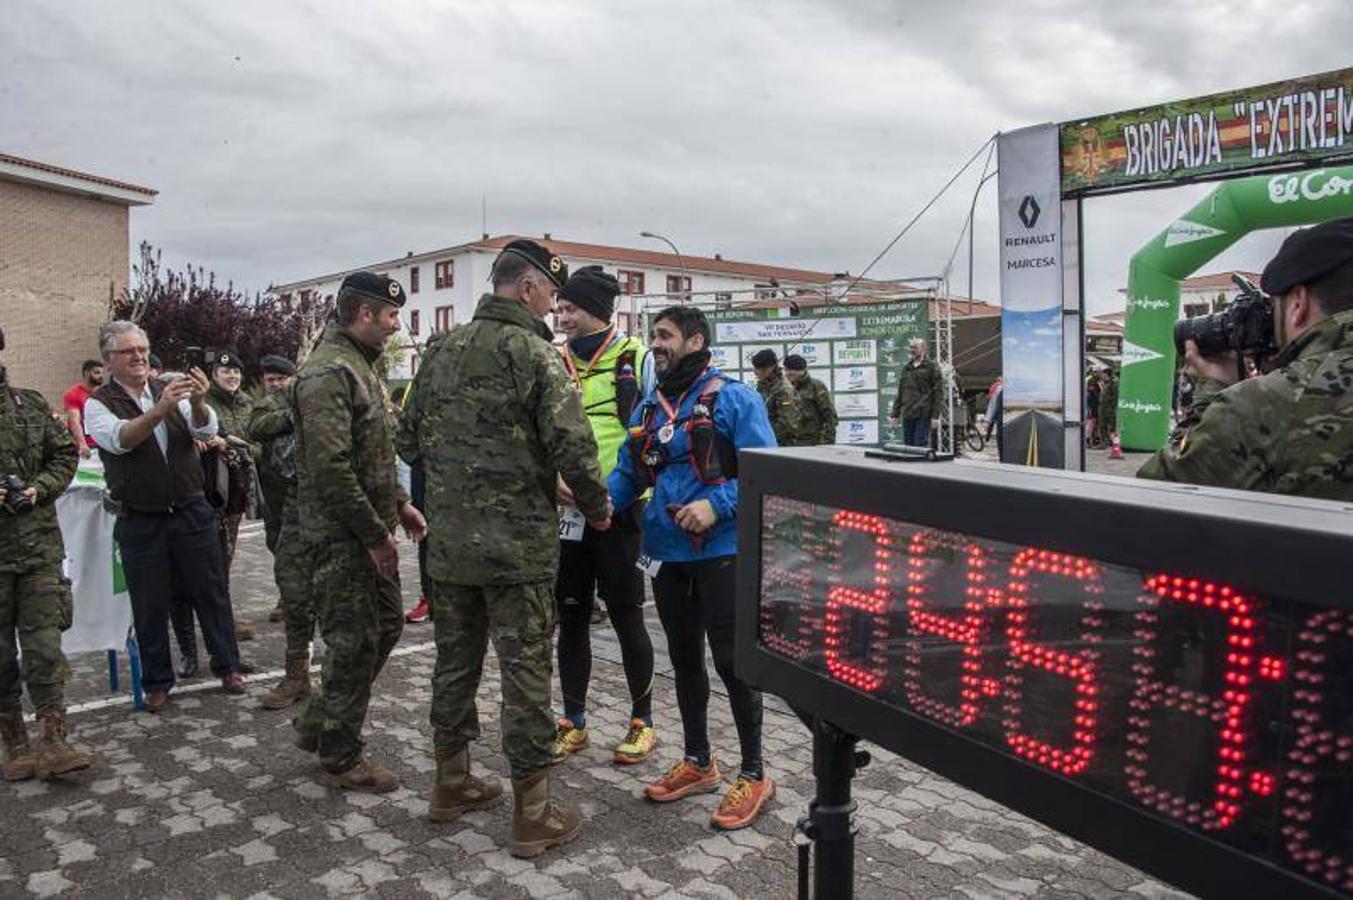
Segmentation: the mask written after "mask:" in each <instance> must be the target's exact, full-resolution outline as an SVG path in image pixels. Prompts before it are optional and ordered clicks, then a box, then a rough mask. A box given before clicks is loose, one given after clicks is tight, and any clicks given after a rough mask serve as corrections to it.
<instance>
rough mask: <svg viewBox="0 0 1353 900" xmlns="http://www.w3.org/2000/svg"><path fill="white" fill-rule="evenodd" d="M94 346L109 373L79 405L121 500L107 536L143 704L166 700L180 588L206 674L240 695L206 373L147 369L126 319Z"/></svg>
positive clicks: (106, 329) (141, 337) (141, 342)
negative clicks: (124, 595) (128, 607)
mask: <svg viewBox="0 0 1353 900" xmlns="http://www.w3.org/2000/svg"><path fill="white" fill-rule="evenodd" d="M99 338H100V340H99V347H100V350H101V351H102V353H103V359H104V362H105V363H107V365H108V371H109V374H110V375H111V376H112V377H111V378H109V379H108V382H107V383H106V384H104V386H103V387H101V388H99V389H98V390H97V391H95V392H94V395H93V396H92V397H90V398H89V402H88V403H86V404H85V422H86V424H87V425H88V428H89V435H90V437H92V438H93V439H94V443H96V444H98V446H99V451H100V459H102V460H103V465H104V471H105V473H106V477H107V480H108V491H109V493H110V494H111V495H112V498H113V500H114V501H115V502H116V503H117V504H118V505H119V508H120V509H119V512H118V517H117V525H116V526H115V528H114V530H113V536H114V537H115V538H116V539H117V542H118V545H119V546H120V547H121V548H122V567H123V570H124V571H125V572H126V575H127V589H128V593H129V594H130V595H131V601H132V619H133V621H134V622H135V625H136V643H137V646H138V648H139V649H140V652H141V663H142V666H143V671H144V673H145V674H144V678H143V679H142V680H143V683H144V685H145V689H146V709H147V710H148V711H149V712H152V713H158V712H159V711H160V710H162V709H163V708H164V705H165V704H166V703H167V702H168V700H169V691H170V689H171V688H172V687H173V686H174V669H173V667H172V666H171V665H170V661H169V606H170V600H171V597H172V595H173V594H174V593H175V592H176V591H182V592H183V593H184V594H185V595H186V596H187V598H188V602H189V603H191V604H192V606H193V611H194V612H196V613H197V618H198V621H200V622H201V623H202V635H203V637H204V638H205V639H206V642H207V650H208V652H210V653H211V664H212V673H213V674H214V675H216V676H217V677H219V678H220V679H221V686H222V688H223V689H224V690H225V692H226V693H227V694H243V693H244V692H245V687H244V679H243V677H242V676H241V675H240V673H239V649H238V647H237V646H236V644H235V625H234V622H232V621H231V617H230V600H229V595H228V594H227V592H226V586H225V578H224V575H223V572H224V566H223V565H222V560H221V545H220V539H219V537H218V534H217V527H216V511H215V510H214V509H212V508H211V506H210V505H209V504H208V503H207V501H206V498H205V490H204V486H203V475H202V462H201V458H200V452H199V450H198V447H197V442H198V441H206V440H209V439H210V438H212V437H214V436H215V435H216V432H217V422H216V413H215V412H213V411H212V409H211V407H209V406H208V405H207V402H206V395H207V385H208V382H207V376H206V375H205V374H204V373H203V372H202V370H201V369H200V368H198V367H197V366H193V367H192V368H191V370H190V371H189V372H188V374H187V375H185V376H183V377H182V378H180V379H178V380H177V381H172V382H168V383H166V382H164V381H161V380H159V379H158V378H151V377H150V366H149V357H150V342H149V339H148V338H147V337H146V333H145V332H144V331H142V330H141V328H140V327H139V326H137V325H136V324H135V323H132V322H126V321H117V322H109V323H108V324H107V325H104V326H103V328H102V330H101V332H100V335H99Z"/></svg>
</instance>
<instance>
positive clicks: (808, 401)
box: [794, 374, 836, 447]
mask: <svg viewBox="0 0 1353 900" xmlns="http://www.w3.org/2000/svg"><path fill="white" fill-rule="evenodd" d="M794 390H795V393H797V394H798V396H799V415H800V422H799V429H798V432H797V433H796V434H795V436H794V438H795V439H794V444H795V445H797V446H800V447H811V446H813V445H815V444H835V443H836V404H834V403H833V402H832V395H831V392H830V391H828V390H827V386H826V385H825V384H823V383H822V382H820V381H818V380H817V379H816V378H814V377H813V376H811V375H808V374H805V375H804V376H803V377H802V378H801V379H799V383H798V384H796V385H794Z"/></svg>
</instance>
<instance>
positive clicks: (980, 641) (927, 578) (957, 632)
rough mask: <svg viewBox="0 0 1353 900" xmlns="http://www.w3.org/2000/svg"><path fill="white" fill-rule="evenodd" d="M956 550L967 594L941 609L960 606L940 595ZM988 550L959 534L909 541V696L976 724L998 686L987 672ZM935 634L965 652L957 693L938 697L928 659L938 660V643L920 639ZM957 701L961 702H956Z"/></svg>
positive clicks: (948, 717) (951, 719) (951, 720)
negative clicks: (941, 578)
mask: <svg viewBox="0 0 1353 900" xmlns="http://www.w3.org/2000/svg"><path fill="white" fill-rule="evenodd" d="M952 555H961V557H962V559H963V561H964V565H963V574H962V578H963V586H962V590H963V597H962V602H961V604H959V605H958V608H956V609H955V610H954V611H953V612H940V611H939V610H938V609H937V607H938V606H940V605H955V604H954V600H955V599H956V598H953V597H947V596H943V597H937V596H936V585H935V581H936V576H937V574H938V572H939V570H940V569H942V568H943V567H944V566H946V565H948V562H947V559H946V558H945V557H949V556H952ZM989 565H990V561H989V560H988V559H987V554H986V551H984V550H983V549H982V548H981V547H979V546H978V545H977V544H973V543H965V542H964V541H963V539H962V538H960V537H959V536H957V535H955V534H951V533H949V532H944V531H922V532H919V533H917V534H916V535H914V536H913V537H912V539H911V541H910V543H909V544H908V546H907V652H906V656H905V663H904V668H903V686H904V687H905V688H906V691H907V700H908V702H910V703H911V705H912V706H913V707H915V708H916V710H917V711H918V712H921V713H924V714H925V715H927V716H929V717H930V718H932V719H938V720H939V721H941V722H943V723H945V724H946V725H949V726H952V727H955V728H960V727H963V726H966V725H971V724H972V723H973V722H975V721H976V720H977V717H978V716H979V715H980V714H981V710H982V701H983V700H984V699H985V698H986V697H988V696H991V695H993V694H994V693H995V692H996V691H997V690H998V685H997V683H996V681H995V680H994V679H992V678H988V677H985V676H984V675H983V645H984V644H986V643H988V642H987V641H986V640H985V639H984V635H985V632H986V624H987V618H988V610H987V604H988V602H989V600H990V597H989V595H990V594H991V591H992V589H991V586H990V583H989V581H990V579H989V577H988V572H987V569H988V567H989ZM922 635H934V636H935V637H938V638H942V639H943V640H946V641H951V642H953V643H955V644H957V645H958V647H959V651H960V653H961V659H960V661H959V670H960V672H959V677H958V691H957V694H958V696H957V698H942V697H938V696H936V691H935V688H936V687H937V685H938V684H939V683H940V681H941V679H938V678H933V677H932V678H927V677H926V674H925V672H924V669H925V668H926V662H927V661H932V662H933V661H935V660H936V659H937V658H939V657H937V655H936V654H935V652H934V650H935V647H934V646H933V644H930V643H927V642H924V641H921V640H919V639H918V638H920V636H922ZM955 700H956V701H957V702H955Z"/></svg>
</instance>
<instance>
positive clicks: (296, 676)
mask: <svg viewBox="0 0 1353 900" xmlns="http://www.w3.org/2000/svg"><path fill="white" fill-rule="evenodd" d="M260 364H261V365H262V367H263V385H264V389H265V390H266V391H268V394H267V396H265V397H264V399H263V400H262V401H261V402H259V403H256V404H255V405H254V408H253V411H252V413H251V414H250V417H249V429H248V430H249V440H250V441H252V442H254V443H256V444H258V445H259V446H260V447H261V448H262V453H261V456H260V458H259V485H260V486H261V487H262V489H263V498H264V502H265V504H266V508H267V513H266V516H265V518H264V523H265V526H266V528H267V538H268V549H269V550H271V551H272V554H273V580H274V581H275V582H276V583H277V594H278V603H277V605H278V609H279V610H281V615H282V621H283V622H284V623H285V626H286V637H287V656H286V674H285V675H283V677H282V680H281V682H279V683H278V684H277V686H276V687H274V688H273V689H272V690H271V691H270V692H269V693H268V694H267V695H266V696H265V697H264V698H263V700H262V701H261V702H262V706H263V707H264V708H265V709H283V708H285V707H287V706H290V705H291V704H292V703H295V702H296V701H298V700H304V699H305V698H307V697H309V696H310V690H311V688H310V642H311V641H312V640H313V639H314V636H315V612H314V604H313V603H312V601H311V597H310V591H311V580H310V576H311V573H312V572H313V571H314V568H315V566H314V555H313V554H312V553H311V552H310V549H309V545H308V544H307V543H306V542H305V537H304V535H303V534H302V533H301V520H300V517H299V516H298V515H297V513H296V432H295V421H294V417H293V415H292V400H293V397H292V391H291V390H290V384H291V380H292V377H293V376H294V375H295V374H296V367H295V366H294V365H292V364H291V362H290V360H286V359H283V358H281V357H279V356H265V357H263V359H262V360H261V361H260Z"/></svg>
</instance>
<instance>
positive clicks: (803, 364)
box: [785, 353, 808, 372]
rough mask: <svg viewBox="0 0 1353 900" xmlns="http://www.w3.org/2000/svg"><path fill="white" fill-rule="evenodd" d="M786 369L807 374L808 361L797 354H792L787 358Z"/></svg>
mask: <svg viewBox="0 0 1353 900" xmlns="http://www.w3.org/2000/svg"><path fill="white" fill-rule="evenodd" d="M785 368H786V369H793V370H794V371H795V372H807V371H808V360H806V359H804V358H803V357H802V356H799V355H798V354H797V353H791V354H789V355H788V356H786V357H785Z"/></svg>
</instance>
